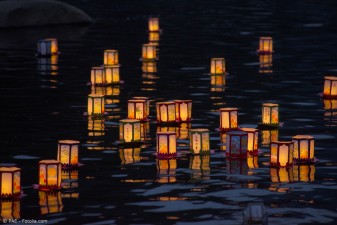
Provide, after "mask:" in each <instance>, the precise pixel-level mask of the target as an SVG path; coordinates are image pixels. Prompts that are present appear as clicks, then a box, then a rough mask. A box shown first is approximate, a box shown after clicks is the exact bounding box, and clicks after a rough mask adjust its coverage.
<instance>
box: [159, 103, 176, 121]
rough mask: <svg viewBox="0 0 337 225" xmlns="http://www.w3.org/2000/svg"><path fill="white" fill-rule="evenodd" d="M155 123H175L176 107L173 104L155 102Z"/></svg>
mask: <svg viewBox="0 0 337 225" xmlns="http://www.w3.org/2000/svg"><path fill="white" fill-rule="evenodd" d="M156 110H157V122H158V123H170V122H175V121H176V107H175V103H174V102H157V103H156Z"/></svg>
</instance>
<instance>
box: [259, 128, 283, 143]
mask: <svg viewBox="0 0 337 225" xmlns="http://www.w3.org/2000/svg"><path fill="white" fill-rule="evenodd" d="M278 136H279V133H278V129H275V130H261V139H262V143H261V144H262V146H264V147H269V145H270V142H272V141H278Z"/></svg>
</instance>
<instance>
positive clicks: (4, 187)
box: [0, 166, 21, 198]
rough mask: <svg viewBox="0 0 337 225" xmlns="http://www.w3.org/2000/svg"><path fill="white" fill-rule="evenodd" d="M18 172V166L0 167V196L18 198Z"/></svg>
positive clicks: (19, 182)
mask: <svg viewBox="0 0 337 225" xmlns="http://www.w3.org/2000/svg"><path fill="white" fill-rule="evenodd" d="M20 174H21V169H20V168H17V167H14V166H8V167H7V166H6V167H0V198H19V197H20V196H21V176H20Z"/></svg>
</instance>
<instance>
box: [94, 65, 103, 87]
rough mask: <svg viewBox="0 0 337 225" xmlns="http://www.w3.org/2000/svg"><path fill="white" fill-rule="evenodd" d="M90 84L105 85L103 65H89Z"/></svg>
mask: <svg viewBox="0 0 337 225" xmlns="http://www.w3.org/2000/svg"><path fill="white" fill-rule="evenodd" d="M91 84H92V85H105V72H104V67H103V66H96V67H91Z"/></svg>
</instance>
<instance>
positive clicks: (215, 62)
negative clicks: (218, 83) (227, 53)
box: [211, 58, 226, 74]
mask: <svg viewBox="0 0 337 225" xmlns="http://www.w3.org/2000/svg"><path fill="white" fill-rule="evenodd" d="M225 73H226V66H225V59H224V58H211V74H225Z"/></svg>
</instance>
